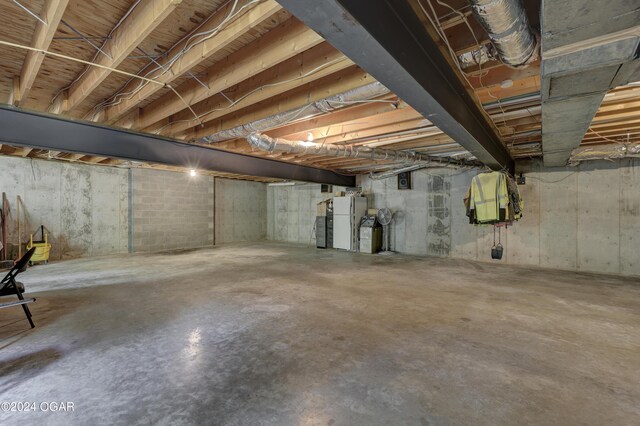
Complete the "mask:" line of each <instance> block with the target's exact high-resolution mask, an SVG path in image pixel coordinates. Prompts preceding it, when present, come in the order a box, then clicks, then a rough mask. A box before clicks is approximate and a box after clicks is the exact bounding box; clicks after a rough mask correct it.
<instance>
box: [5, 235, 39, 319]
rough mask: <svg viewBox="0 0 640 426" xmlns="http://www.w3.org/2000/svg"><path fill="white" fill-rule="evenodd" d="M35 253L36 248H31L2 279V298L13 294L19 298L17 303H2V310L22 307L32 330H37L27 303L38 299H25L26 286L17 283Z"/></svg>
mask: <svg viewBox="0 0 640 426" xmlns="http://www.w3.org/2000/svg"><path fill="white" fill-rule="evenodd" d="M35 251H36V248H35V247H33V248H31V250H29V251H28V252H26V253H25V255H24V256H22V257H21V258H20V260H18V262H16V264H15V265H13V268H11V270H10V271H9V273H8V274H7V275H6V276H5V277H4V278H3V279H2V281H0V286H1V287H0V296H9V295H13V294H15V295H16V296H18V301H17V302H7V303H0V309H2V308H8V307H11V306H18V305H21V306H22V309H23V310H24V314H25V315H26V316H27V320H29V324H31V328H35V325H34V324H33V320H32V319H31V311H30V310H29V308H28V307H27V303H31V302H35V301H36V299H35V298H31V299H25V298H24V297H23V296H22V292H23V291H24V286H23V285H22V283H19V282H17V281H16V276H18V274H19V273H20V272H22V270H23V269H24V268H25V267H26V266H27V263H29V260H31V256H33V253H34V252H35Z"/></svg>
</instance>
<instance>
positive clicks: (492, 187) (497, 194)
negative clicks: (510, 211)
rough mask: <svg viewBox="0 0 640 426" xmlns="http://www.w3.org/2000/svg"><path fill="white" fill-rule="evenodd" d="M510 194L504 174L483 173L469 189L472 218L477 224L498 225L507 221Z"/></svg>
mask: <svg viewBox="0 0 640 426" xmlns="http://www.w3.org/2000/svg"><path fill="white" fill-rule="evenodd" d="M508 206H509V194H508V192H507V180H506V177H505V175H504V173H501V172H491V173H481V174H479V175H477V176H475V177H474V178H473V180H472V181H471V188H470V189H469V210H470V213H471V215H470V218H471V219H472V221H474V222H475V223H498V222H504V221H506V220H507V208H508Z"/></svg>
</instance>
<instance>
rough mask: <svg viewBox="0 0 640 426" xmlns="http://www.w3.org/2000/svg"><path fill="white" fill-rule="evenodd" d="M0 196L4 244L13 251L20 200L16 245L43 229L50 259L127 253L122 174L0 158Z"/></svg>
mask: <svg viewBox="0 0 640 426" xmlns="http://www.w3.org/2000/svg"><path fill="white" fill-rule="evenodd" d="M0 191H3V192H6V193H7V197H8V199H9V202H10V207H11V217H10V226H9V231H10V233H9V238H8V241H9V242H11V243H12V244H14V245H15V247H17V243H18V233H17V219H18V208H17V201H16V197H17V196H20V197H21V198H22V200H23V203H24V210H26V216H27V224H26V225H25V224H24V223H23V225H22V229H23V232H21V234H22V238H23V240H22V241H23V242H24V241H25V240H26V239H28V237H29V234H30V232H32V231H35V230H36V229H37V228H38V227H39V226H40V225H41V224H42V225H44V226H45V227H46V228H47V229H48V230H49V232H50V234H49V237H50V239H51V240H52V243H53V247H52V253H51V258H52V259H59V258H61V257H76V256H96V255H101V254H107V253H123V252H126V251H127V239H128V231H129V230H128V200H127V194H128V178H127V170H123V169H116V168H112V167H95V166H88V165H82V164H71V163H63V162H54V161H43V160H31V159H28V158H24V159H23V158H15V157H0ZM21 208H22V207H21ZM21 216H22V214H21ZM16 250H17V248H16Z"/></svg>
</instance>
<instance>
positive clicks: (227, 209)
mask: <svg viewBox="0 0 640 426" xmlns="http://www.w3.org/2000/svg"><path fill="white" fill-rule="evenodd" d="M2 191H4V192H6V193H7V197H8V200H9V202H10V207H11V216H10V218H9V219H10V226H9V231H10V233H9V238H8V242H9V243H10V244H8V245H9V246H10V247H9V248H10V249H11V250H12V251H15V254H16V255H17V243H18V235H17V220H16V219H17V205H16V196H18V195H19V196H20V197H21V198H22V200H23V204H24V207H25V209H26V213H27V219H28V223H27V224H26V225H25V224H23V232H22V233H21V234H22V238H23V240H22V241H23V245H24V243H25V242H26V241H27V239H28V237H29V233H30V232H31V231H35V230H36V229H37V228H38V227H39V226H40V224H43V225H44V226H45V227H46V228H47V229H48V230H49V232H50V239H51V241H52V243H53V247H52V253H51V259H52V260H57V259H61V258H72V257H80V256H97V255H103V254H115V253H126V252H128V251H136V252H146V251H160V250H171V249H184V248H195V247H203V246H211V245H213V244H214V241H215V243H216V244H220V243H231V242H237V241H258V240H263V239H264V238H265V237H266V230H267V212H266V209H267V189H266V185H265V184H263V183H258V182H245V181H236V180H229V179H222V178H215V179H214V178H213V177H210V176H198V177H196V178H195V179H192V178H190V177H189V176H187V175H186V174H185V173H177V172H170V171H160V170H153V169H130V170H128V169H123V168H115V167H105V166H91V165H83V164H78V163H66V162H61V161H47V160H35V159H28V158H17V157H2V156H0V192H2ZM216 206H217V208H216ZM214 238H215V240H214Z"/></svg>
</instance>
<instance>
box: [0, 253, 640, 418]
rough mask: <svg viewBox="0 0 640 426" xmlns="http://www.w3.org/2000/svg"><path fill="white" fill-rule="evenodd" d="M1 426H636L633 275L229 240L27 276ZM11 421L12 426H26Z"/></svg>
mask: <svg viewBox="0 0 640 426" xmlns="http://www.w3.org/2000/svg"><path fill="white" fill-rule="evenodd" d="M22 281H23V282H25V284H26V285H27V290H28V293H29V295H32V296H35V297H37V298H38V301H37V302H36V303H35V304H33V305H31V306H32V310H33V313H34V316H35V318H34V319H35V321H36V325H37V328H36V329H34V330H29V329H28V324H27V322H26V320H24V317H23V316H22V311H21V310H20V309H19V308H12V309H3V310H1V311H0V339H1V340H0V401H4V402H8V401H9V402H10V401H16V402H35V403H36V404H40V403H42V402H49V401H56V402H60V401H63V402H67V401H69V402H73V404H74V409H75V411H74V412H72V413H69V412H43V411H36V412H8V413H7V412H0V423H1V424H3V425H7V424H42V423H43V422H44V423H46V424H64V425H68V424H171V425H178V424H216V425H217V424H231V425H254V424H275V425H282V424H285V425H286V424H300V425H347V424H364V425H371V424H384V425H400V424H417V425H432V424H440V425H449V424H474V425H478V424H486V425H495V424H544V425H547V424H562V425H569V424H594V425H601V424H615V425H624V424H629V425H631V424H636V425H637V424H638V423H639V422H640V283H639V282H638V280H637V279H631V278H621V277H612V276H604V275H591V274H584V273H573V272H560V271H552V270H540V269H532V268H519V267H513V266H505V265H500V264H498V263H496V264H488V263H477V262H470V261H461V260H451V259H433V258H417V257H409V256H395V257H380V256H370V255H364V254H347V253H337V252H335V251H322V250H315V249H308V248H306V247H303V246H295V245H287V244H276V243H260V244H241V245H229V246H222V247H216V248H211V249H203V250H196V251H189V252H181V253H180V252H179V253H172V254H154V255H133V256H111V257H102V258H92V259H81V260H74V261H67V262H61V263H57V264H50V265H48V266H39V267H34V268H31V269H30V270H29V271H27V272H26V273H25V274H23V276H22ZM25 422H26V423H25Z"/></svg>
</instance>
